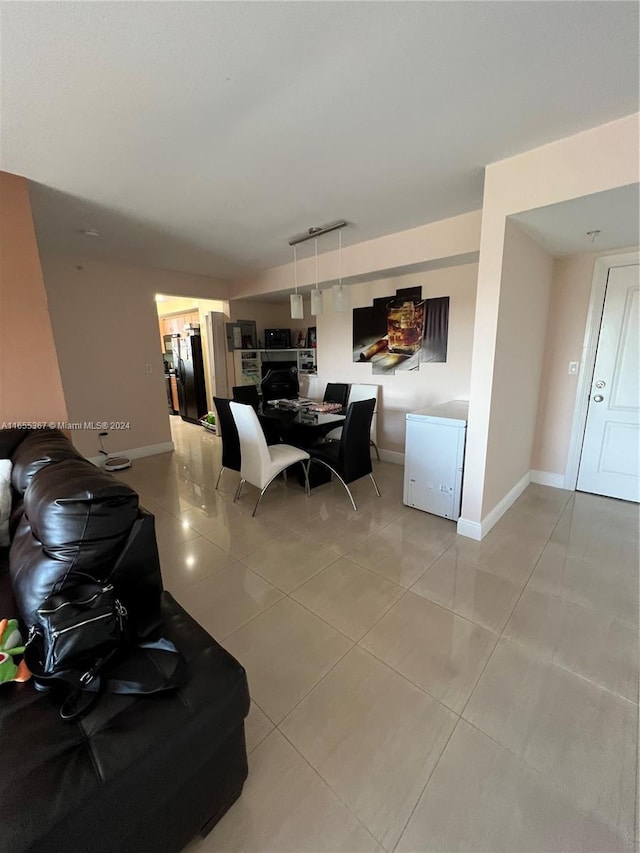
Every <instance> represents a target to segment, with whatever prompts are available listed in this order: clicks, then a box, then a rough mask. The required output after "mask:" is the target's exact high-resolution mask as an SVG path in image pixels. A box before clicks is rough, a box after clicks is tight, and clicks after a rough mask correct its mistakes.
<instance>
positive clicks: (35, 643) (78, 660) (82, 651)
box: [24, 572, 185, 720]
mask: <svg viewBox="0 0 640 853" xmlns="http://www.w3.org/2000/svg"><path fill="white" fill-rule="evenodd" d="M126 617H127V611H126V609H125V607H124V606H123V605H122V603H121V602H120V601H119V599H118V598H117V596H116V592H115V589H114V587H113V585H112V584H110V583H109V582H108V581H104V582H100V581H96V580H95V579H94V578H92V577H90V576H89V575H86V574H84V573H80V572H73V573H70V574H68V575H67V576H66V577H65V581H64V588H63V589H60V590H58V591H54V592H53V593H52V594H51V595H50V596H49V597H48V598H47V599H46V601H44V602H43V603H42V605H41V606H40V607H39V608H38V618H39V621H40V627H35V626H34V627H33V628H32V629H31V631H30V634H29V639H28V640H27V644H26V647H25V653H24V657H25V661H26V664H27V666H28V667H29V669H30V670H31V672H32V674H33V676H34V683H35V686H36V689H38V690H48V689H50V688H52V687H55V686H61V685H68V686H70V687H71V688H72V692H71V693H70V694H69V695H68V696H67V698H66V699H65V701H64V702H63V704H62V707H61V708H60V716H61V717H62V719H64V720H75V719H78V718H79V717H80V716H82V715H83V714H85V713H86V712H87V711H88V710H89V709H90V708H91V707H92V706H93V705H94V703H95V702H96V700H97V699H98V697H99V695H100V694H101V692H103V691H105V690H106V691H108V692H110V693H134V694H151V693H160V692H164V691H166V690H172V689H175V688H176V687H179V686H180V684H181V683H182V682H183V680H184V678H183V676H184V669H185V663H184V659H183V658H182V655H181V654H180V652H178V650H177V649H176V647H175V646H174V645H173V643H171V642H169V641H168V640H165V639H157V640H155V641H147V642H143V643H137V644H132V643H130V642H128V640H127V626H126ZM148 652H152V653H154V652H164V653H168V654H169V655H171V657H172V659H173V663H174V666H173V671H172V672H171V675H169V676H165V675H164V673H163V671H162V668H161V667H159V666H158V664H157V662H156V661H155V660H154V659H153V657H152V656H151V655H149V654H148ZM118 659H120V660H122V661H123V662H124V663H125V670H126V675H125V678H124V679H123V678H118V677H115V678H113V677H111V678H104V677H103V674H104V667H105V665H106V664H107V663H108V662H110V661H112V660H118Z"/></svg>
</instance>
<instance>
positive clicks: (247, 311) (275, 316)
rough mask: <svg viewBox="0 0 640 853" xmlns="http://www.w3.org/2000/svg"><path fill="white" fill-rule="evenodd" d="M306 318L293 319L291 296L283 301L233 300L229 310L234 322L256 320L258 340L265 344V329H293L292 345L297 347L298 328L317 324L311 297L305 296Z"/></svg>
mask: <svg viewBox="0 0 640 853" xmlns="http://www.w3.org/2000/svg"><path fill="white" fill-rule="evenodd" d="M303 304H304V315H305V316H304V319H303V320H292V319H291V308H290V303H289V297H288V296H287V297H286V301H285V300H283V301H281V302H264V301H260V300H259V299H247V300H243V301H242V302H237V301H234V300H232V301H231V302H230V303H229V312H230V314H231V320H232V322H235V321H236V320H255V321H256V327H257V329H258V340H259V341H260V343H261V345H262V346H264V330H265V329H291V345H292V346H294V347H295V345H296V337H297V332H298V330H300V329H302V330H304V331H305V333H306V330H307V327H308V326H315V325H316V322H315V320H316V318H315V317H311V315H310V304H309V297H308V296H305V297H304V299H303Z"/></svg>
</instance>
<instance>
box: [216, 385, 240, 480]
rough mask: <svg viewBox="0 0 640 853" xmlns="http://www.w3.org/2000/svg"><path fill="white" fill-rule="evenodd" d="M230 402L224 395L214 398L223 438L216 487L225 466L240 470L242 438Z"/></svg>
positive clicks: (220, 432) (219, 428)
mask: <svg viewBox="0 0 640 853" xmlns="http://www.w3.org/2000/svg"><path fill="white" fill-rule="evenodd" d="M234 391H235V388H234ZM230 402H231V400H226V399H225V398H224V397H214V398H213V405H214V406H215V407H216V412H217V413H218V419H217V420H218V434H219V435H220V438H221V439H222V468H221V469H220V473H219V474H218V479H217V480H216V489H217V488H218V483H219V482H220V477H222V472H223V471H224V469H225V468H229V469H230V470H231V471H238V472H239V471H240V463H241V456H240V438H239V436H238V428H237V427H236V422H235V421H234V419H233V415H232V414H231V408H230V407H229V403H230Z"/></svg>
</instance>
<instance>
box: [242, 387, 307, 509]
mask: <svg viewBox="0 0 640 853" xmlns="http://www.w3.org/2000/svg"><path fill="white" fill-rule="evenodd" d="M229 408H230V409H231V414H232V415H233V419H234V421H235V423H236V428H237V430H238V438H239V439H240V483H239V484H238V488H237V489H236V493H235V496H234V498H233V502H234V503H235V502H236V501H237V500H238V499H239V497H240V495H241V493H242V487H243V486H244V484H245V483H251V485H252V486H255V487H256V488H257V489H260V494H259V495H258V500H257V501H256V505H255V506H254V508H253V512H252V513H251V515H252V516H253V515H255V514H256V510H257V509H258V505H259V504H260V501H261V500H262V496H263V495H264V493H265V492H266V491H267V489H268V488H269V486H270V485H271V483H272V482H273V480H274V479H275V478H276V477H277V476H278V474H280V473H281V472H282V471H284V470H285V469H286V468H288V467H289V466H290V465H295V463H296V462H299V463H300V464H301V465H302V468H303V470H304V482H305V493H306V495H307V496H308V495H309V454H308V453H307V452H306V451H305V450H300V449H299V448H297V447H292V446H291V445H290V444H272V445H268V444H267V440H266V438H265V437H264V432H263V431H262V427H261V426H260V421H259V420H258V416H257V415H256V413H255V411H254V410H253V407H252V406H247V405H245V404H244V403H233V402H231V403H230V404H229ZM305 463H306V464H305Z"/></svg>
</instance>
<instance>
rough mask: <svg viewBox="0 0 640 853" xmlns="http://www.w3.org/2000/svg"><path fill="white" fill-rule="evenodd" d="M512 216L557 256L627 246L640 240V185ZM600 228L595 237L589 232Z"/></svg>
mask: <svg viewBox="0 0 640 853" xmlns="http://www.w3.org/2000/svg"><path fill="white" fill-rule="evenodd" d="M511 218H512V219H514V220H515V221H516V222H519V223H520V225H522V227H523V228H524V229H525V231H527V232H528V233H529V234H530V235H531V236H532V237H533V238H534V240H536V242H538V243H539V244H540V245H541V246H542V247H543V248H544V249H546V250H547V251H548V252H549V254H551V255H553V256H554V257H561V256H562V255H573V254H577V253H579V252H597V251H609V250H614V249H625V248H629V247H633V246H637V245H638V244H639V243H640V187H639V186H638V184H630V185H629V186H627V187H617V188H616V189H613V190H607V191H606V192H602V193H594V194H593V195H589V196H584V197H583V198H574V199H571V200H570V201H564V202H562V203H561V204H551V205H548V206H547V207H538V208H536V209H535V210H528V211H526V212H525V213H518V214H517V215H516V216H513V217H511ZM596 230H597V231H600V233H599V234H597V235H596V236H595V237H594V239H593V241H592V240H591V237H588V236H587V232H589V231H596Z"/></svg>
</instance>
